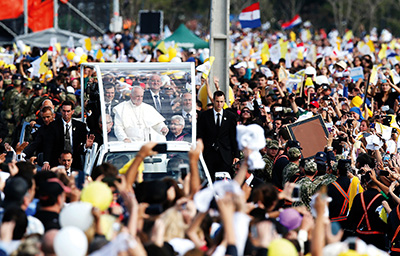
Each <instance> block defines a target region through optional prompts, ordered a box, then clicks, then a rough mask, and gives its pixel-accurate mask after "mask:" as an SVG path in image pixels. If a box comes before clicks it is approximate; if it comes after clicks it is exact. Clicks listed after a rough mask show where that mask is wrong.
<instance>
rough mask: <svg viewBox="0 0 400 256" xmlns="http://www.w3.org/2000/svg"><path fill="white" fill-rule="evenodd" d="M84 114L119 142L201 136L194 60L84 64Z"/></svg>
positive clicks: (192, 139)
mask: <svg viewBox="0 0 400 256" xmlns="http://www.w3.org/2000/svg"><path fill="white" fill-rule="evenodd" d="M81 67H82V68H81V84H82V85H83V88H82V90H83V91H82V92H81V93H83V97H81V104H82V106H83V109H84V111H82V119H83V120H85V121H86V123H87V125H88V128H89V129H90V131H91V133H92V132H93V133H94V134H95V136H102V138H103V144H104V146H105V147H106V148H107V147H108V145H109V143H113V142H125V143H133V142H146V141H157V142H165V141H187V142H190V143H193V142H195V140H196V136H195V134H196V110H195V104H196V95H195V87H194V77H195V74H194V65H193V63H84V64H82V66H81Z"/></svg>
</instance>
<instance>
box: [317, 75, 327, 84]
mask: <svg viewBox="0 0 400 256" xmlns="http://www.w3.org/2000/svg"><path fill="white" fill-rule="evenodd" d="M315 83H317V84H319V85H321V84H330V83H329V80H328V78H327V77H326V76H317V77H316V78H315Z"/></svg>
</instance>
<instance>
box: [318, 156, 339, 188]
mask: <svg viewBox="0 0 400 256" xmlns="http://www.w3.org/2000/svg"><path fill="white" fill-rule="evenodd" d="M314 160H315V162H316V163H317V169H318V174H317V175H318V176H316V177H315V179H314V180H313V182H314V184H315V185H317V186H318V188H320V187H321V186H324V185H329V184H331V183H332V182H334V181H335V180H336V179H337V177H336V175H333V174H332V173H328V172H327V171H326V170H327V162H326V161H327V155H326V153H325V152H318V153H317V154H316V155H315V157H314Z"/></svg>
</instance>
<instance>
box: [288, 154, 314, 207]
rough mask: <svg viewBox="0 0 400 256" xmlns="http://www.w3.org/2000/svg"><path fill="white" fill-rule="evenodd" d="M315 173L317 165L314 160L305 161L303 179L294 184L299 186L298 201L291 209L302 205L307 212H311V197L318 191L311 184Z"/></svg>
mask: <svg viewBox="0 0 400 256" xmlns="http://www.w3.org/2000/svg"><path fill="white" fill-rule="evenodd" d="M316 172H317V164H316V163H315V162H314V160H306V162H305V165H304V174H305V177H304V178H302V179H300V180H298V181H297V182H296V184H298V185H300V201H298V202H294V203H293V205H292V206H293V207H295V206H300V205H304V206H306V207H307V209H308V210H311V207H310V201H311V196H312V195H314V194H315V192H316V191H317V190H318V187H317V186H316V185H315V184H314V183H313V182H312V179H313V178H314V176H315V174H316Z"/></svg>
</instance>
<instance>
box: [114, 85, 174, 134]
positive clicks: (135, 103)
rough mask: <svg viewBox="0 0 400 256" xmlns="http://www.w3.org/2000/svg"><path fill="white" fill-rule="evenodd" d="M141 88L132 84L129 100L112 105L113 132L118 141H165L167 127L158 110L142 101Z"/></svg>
mask: <svg viewBox="0 0 400 256" xmlns="http://www.w3.org/2000/svg"><path fill="white" fill-rule="evenodd" d="M143 93H144V91H143V89H142V87H140V86H134V87H133V88H132V91H131V100H129V101H125V102H122V103H120V104H118V105H117V106H115V107H114V109H113V111H114V113H115V119H114V124H115V126H114V132H115V136H116V137H117V139H118V140H119V141H124V142H132V141H165V140H166V139H165V135H166V134H167V133H168V127H167V126H166V125H165V123H164V121H165V118H164V117H163V116H162V115H161V114H160V113H158V111H157V110H156V109H155V108H153V107H152V106H150V105H149V104H146V103H144V102H143Z"/></svg>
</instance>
